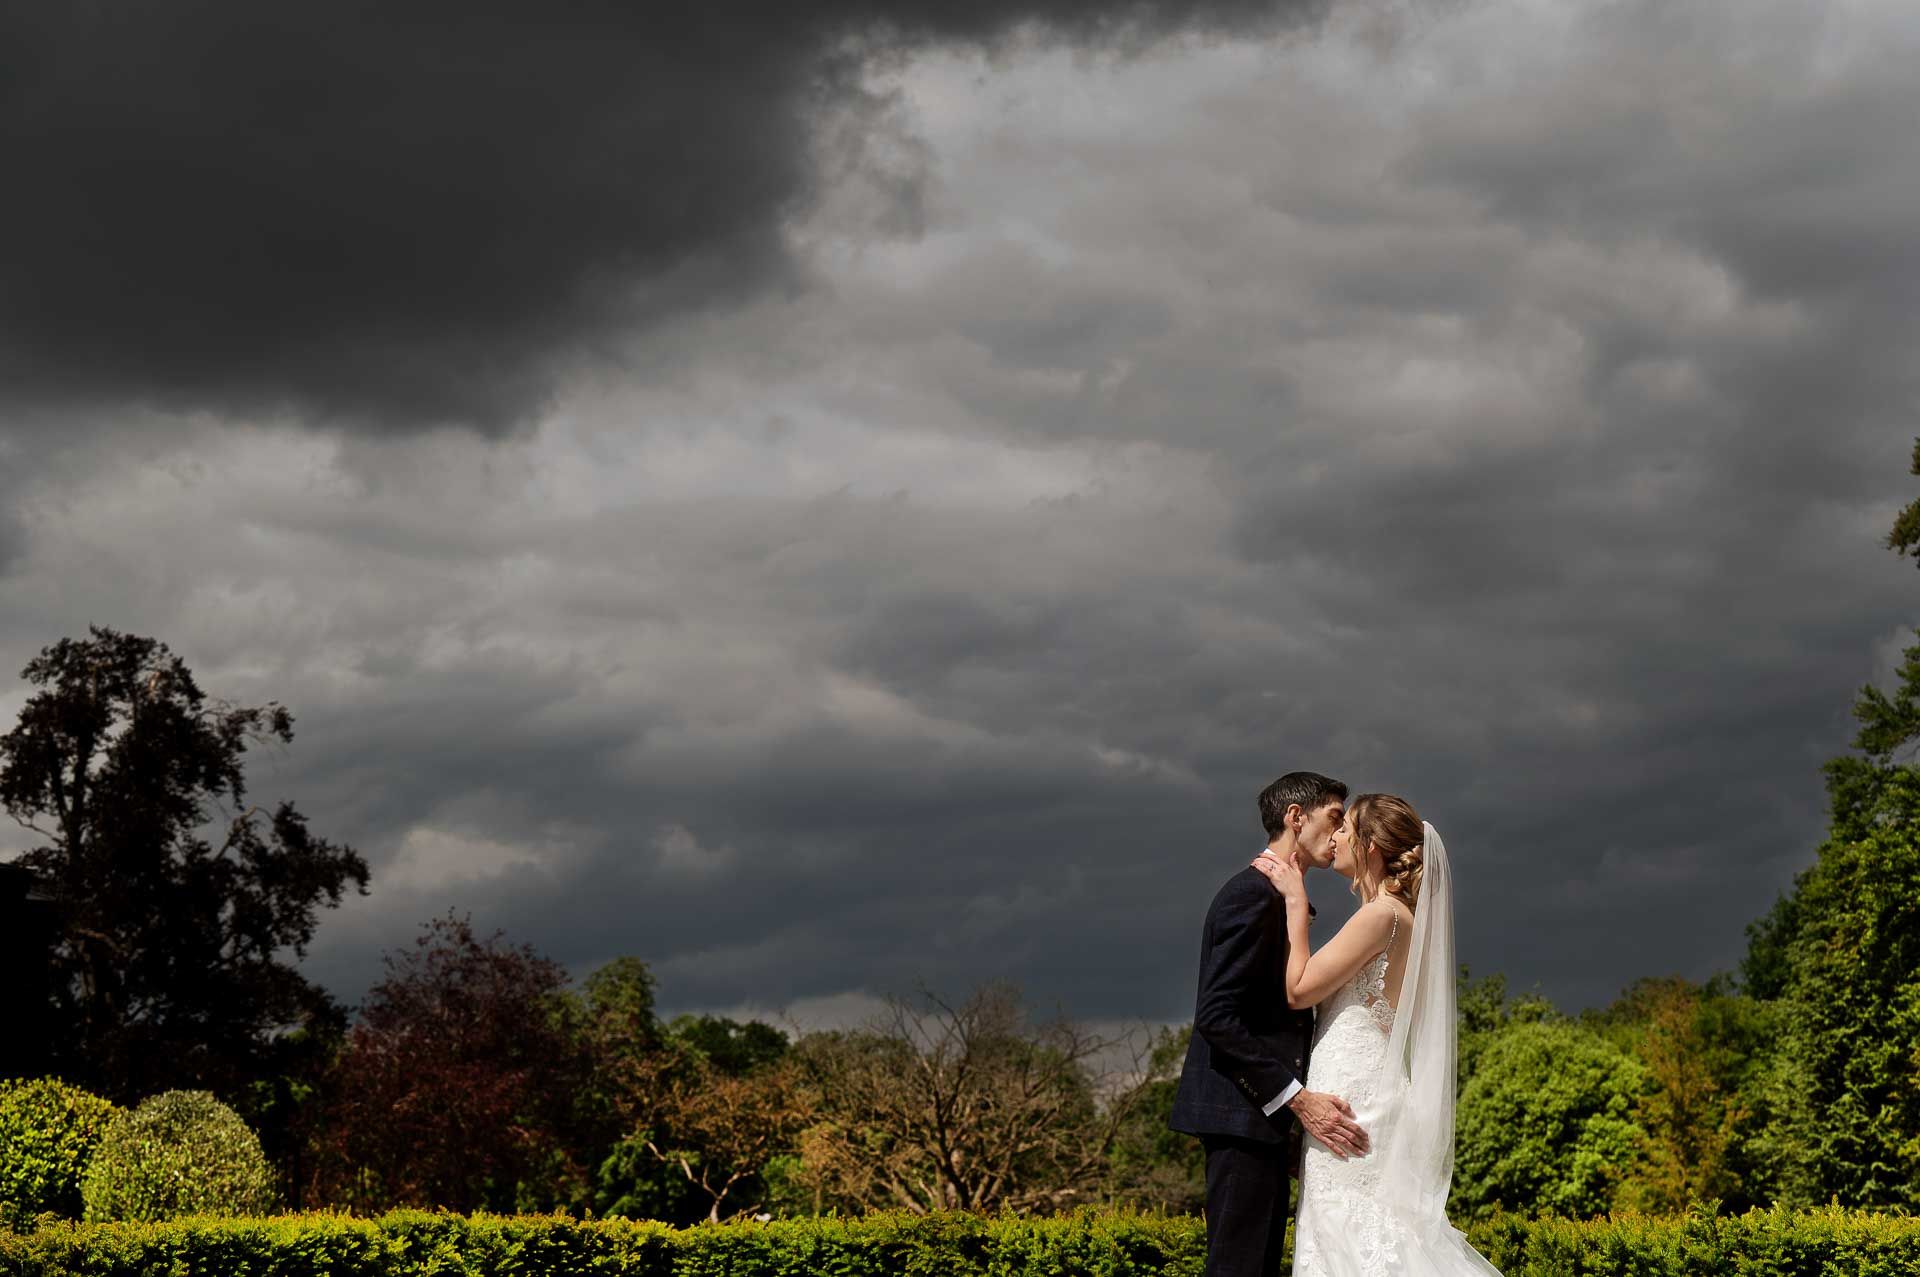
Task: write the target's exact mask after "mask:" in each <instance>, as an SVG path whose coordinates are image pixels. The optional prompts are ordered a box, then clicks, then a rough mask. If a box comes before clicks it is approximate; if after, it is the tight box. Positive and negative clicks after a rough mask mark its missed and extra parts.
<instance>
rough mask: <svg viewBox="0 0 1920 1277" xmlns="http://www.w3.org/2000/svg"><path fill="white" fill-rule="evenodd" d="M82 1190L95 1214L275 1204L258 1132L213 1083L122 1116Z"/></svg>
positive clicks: (236, 1211) (91, 1216)
mask: <svg viewBox="0 0 1920 1277" xmlns="http://www.w3.org/2000/svg"><path fill="white" fill-rule="evenodd" d="M80 1196H81V1200H82V1202H83V1203H84V1205H85V1207H86V1210H85V1215H86V1218H87V1219H88V1220H91V1221H104V1220H136V1219H144V1220H161V1219H173V1218H175V1217H177V1216H181V1215H194V1214H201V1213H210V1212H219V1213H221V1214H224V1215H264V1214H266V1213H267V1212H268V1211H270V1210H272V1209H273V1208H274V1206H275V1204H276V1194H275V1192H274V1185H273V1168H272V1167H271V1166H269V1165H268V1164H267V1157H266V1154H265V1153H263V1152H261V1151H260V1139H259V1137H258V1136H256V1135H255V1134H254V1133H253V1131H252V1129H251V1128H250V1127H248V1125H247V1124H246V1122H244V1121H242V1120H241V1118H240V1115H239V1114H238V1113H235V1112H234V1111H233V1110H232V1109H230V1108H228V1107H227V1106H226V1105H224V1104H222V1103H221V1102H220V1101H219V1100H217V1099H215V1098H214V1097H213V1095H212V1094H211V1093H210V1092H207V1091H162V1092H161V1093H160V1094H158V1095H156V1096H153V1097H152V1098H151V1099H147V1100H143V1101H142V1102H141V1104H140V1107H139V1108H136V1109H131V1110H126V1111H123V1112H121V1113H120V1114H119V1115H118V1116H116V1117H115V1118H114V1119H113V1121H111V1122H109V1123H108V1124H107V1129H106V1133H105V1134H103V1135H102V1136H101V1137H100V1147H99V1148H98V1149H96V1150H95V1151H94V1154H93V1160H92V1161H91V1162H90V1163H88V1165H87V1171H86V1175H85V1176H84V1177H83V1178H82V1179H81V1181H80Z"/></svg>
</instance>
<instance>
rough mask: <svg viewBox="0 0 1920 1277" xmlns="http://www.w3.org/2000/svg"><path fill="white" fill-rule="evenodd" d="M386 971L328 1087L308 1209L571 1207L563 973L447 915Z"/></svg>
mask: <svg viewBox="0 0 1920 1277" xmlns="http://www.w3.org/2000/svg"><path fill="white" fill-rule="evenodd" d="M386 963H387V976H386V978H385V979H384V980H382V981H381V982H380V983H379V984H378V985H376V986H375V987H374V988H373V990H372V991H371V992H370V993H369V994H368V997H367V1002H366V1005H365V1006H364V1007H363V1008H362V1010H361V1015H360V1020H359V1022H358V1023H357V1024H355V1025H354V1026H353V1029H352V1030H351V1031H350V1033H349V1034H348V1037H347V1042H346V1046H345V1048H344V1050H343V1051H342V1052H341V1054H340V1057H339V1060H338V1062H337V1063H336V1065H335V1067H334V1069H333V1071H332V1073H331V1075H330V1076H329V1079H328V1095H327V1100H326V1103H325V1106H324V1117H323V1118H322V1121H321V1125H320V1128H319V1129H318V1130H317V1131H316V1132H315V1133H314V1144H315V1149H314V1153H315V1156H314V1183H313V1188H314V1190H315V1200H318V1201H322V1202H327V1203H330V1204H333V1205H336V1206H344V1207H349V1208H352V1209H356V1210H378V1209H382V1208H385V1207H389V1206H397V1205H414V1206H444V1207H448V1208H450V1209H453V1210H460V1211H471V1210H478V1209H491V1210H508V1211H511V1210H525V1209H552V1208H554V1207H556V1206H561V1205H568V1204H572V1203H573V1202H576V1201H578V1200H580V1198H581V1196H582V1195H583V1193H584V1192H585V1182H586V1176H585V1173H584V1172H583V1170H582V1168H581V1167H580V1166H579V1165H577V1164H576V1161H575V1158H574V1157H573V1156H572V1155H571V1154H570V1152H569V1150H568V1148H567V1143H568V1141H567V1140H566V1139H565V1132H566V1128H567V1125H568V1123H569V1121H570V1118H571V1106H572V1097H573V1096H574V1094H575V1093H576V1091H577V1090H578V1088H579V1085H580V1084H581V1082H582V1081H583V1080H584V1074H585V1072H586V1071H587V1067H588V1066H587V1062H586V1060H585V1058H584V1053H583V1051H582V1049H581V1047H580V1046H579V1045H578V1035H577V1034H576V1033H575V1032H574V1031H573V1030H572V1028H571V1026H570V1025H569V1023H568V1005H569V1004H568V1001H567V999H565V998H564V997H563V996H562V993H563V991H564V989H565V987H566V984H567V974H566V971H565V970H564V969H563V968H562V967H561V966H560V965H559V964H558V963H555V962H553V961H551V960H549V959H547V958H545V957H542V956H540V955H539V954H538V953H536V952H535V951H534V950H533V949H532V948H530V947H528V946H525V945H520V946H514V945H508V944H505V943H503V942H502V941H501V939H500V937H499V935H498V934H495V935H494V936H492V937H490V938H488V939H485V940H482V939H480V938H479V937H477V936H475V935H474V933H473V928H472V926H471V925H470V924H469V922H468V921H467V920H466V919H464V918H457V917H454V916H453V915H452V914H449V915H448V916H447V917H444V918H438V919H435V920H434V921H433V922H431V923H429V924H428V925H427V926H426V927H425V928H424V929H423V930H422V932H421V934H420V936H419V938H418V939H417V940H415V942H414V945H413V947H412V948H411V949H406V950H401V951H398V952H395V953H390V954H389V955H388V956H387V959H386Z"/></svg>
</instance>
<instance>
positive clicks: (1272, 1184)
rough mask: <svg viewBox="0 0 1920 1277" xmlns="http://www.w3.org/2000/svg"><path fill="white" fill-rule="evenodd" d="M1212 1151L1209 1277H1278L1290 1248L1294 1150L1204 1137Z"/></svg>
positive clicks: (1209, 1160) (1209, 1158) (1209, 1167)
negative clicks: (1290, 1164)
mask: <svg viewBox="0 0 1920 1277" xmlns="http://www.w3.org/2000/svg"><path fill="white" fill-rule="evenodd" d="M1200 1142H1201V1144H1202V1146H1204V1147H1205V1149H1206V1151H1207V1268H1206V1277H1275V1275H1276V1274H1277V1273H1279V1271H1280V1256H1281V1253H1282V1252H1283V1251H1284V1250H1285V1248H1286V1239H1287V1217H1288V1216H1289V1215H1291V1214H1292V1211H1291V1210H1290V1209H1289V1204H1290V1196H1289V1195H1290V1193H1291V1191H1292V1186H1291V1183H1290V1179H1289V1176H1288V1174H1287V1161H1288V1154H1289V1148H1288V1145H1286V1144H1268V1143H1263V1142H1261V1141H1258V1140H1245V1139H1236V1138H1234V1137H1233V1136H1230V1135H1203V1136H1201V1137H1200Z"/></svg>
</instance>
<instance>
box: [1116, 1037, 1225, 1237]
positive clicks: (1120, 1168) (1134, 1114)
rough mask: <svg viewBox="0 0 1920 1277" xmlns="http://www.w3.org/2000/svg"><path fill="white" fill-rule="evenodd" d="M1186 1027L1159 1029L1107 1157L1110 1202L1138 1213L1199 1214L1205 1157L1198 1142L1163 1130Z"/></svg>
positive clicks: (1202, 1202)
mask: <svg viewBox="0 0 1920 1277" xmlns="http://www.w3.org/2000/svg"><path fill="white" fill-rule="evenodd" d="M1192 1033H1193V1028H1192V1026H1191V1025H1183V1026H1181V1027H1180V1028H1178V1029H1162V1030H1160V1032H1159V1033H1157V1034H1155V1035H1154V1038H1153V1040H1152V1042H1151V1044H1150V1045H1149V1047H1148V1054H1147V1068H1146V1072H1145V1074H1144V1075H1143V1076H1142V1077H1141V1078H1140V1080H1139V1081H1138V1082H1137V1083H1135V1084H1134V1088H1133V1090H1134V1093H1133V1095H1132V1096H1131V1097H1129V1102H1128V1104H1127V1110H1128V1111H1127V1114H1126V1117H1125V1119H1124V1120H1123V1121H1122V1122H1121V1123H1120V1124H1119V1125H1118V1127H1117V1128H1116V1130H1115V1132H1114V1140H1113V1152H1112V1155H1111V1156H1110V1157H1109V1159H1108V1161H1109V1165H1110V1173H1111V1182H1110V1187H1109V1191H1110V1192H1111V1193H1112V1195H1113V1197H1114V1198H1115V1199H1116V1200H1117V1201H1119V1202H1121V1203H1123V1204H1125V1205H1128V1206H1132V1207H1135V1208H1137V1209H1140V1210H1149V1211H1160V1212H1164V1213H1167V1214H1198V1213H1200V1211H1201V1209H1202V1208H1203V1207H1204V1206H1205V1205H1206V1200H1207V1157H1206V1150H1205V1149H1204V1148H1203V1147H1202V1146H1201V1144H1200V1141H1199V1140H1197V1139H1195V1138H1193V1136H1191V1135H1186V1134H1182V1133H1181V1132H1179V1131H1175V1130H1173V1129H1172V1128H1170V1127H1169V1126H1168V1125H1167V1119H1168V1118H1169V1117H1170V1116H1171V1115H1172V1113H1173V1099H1174V1093H1175V1092H1176V1091H1178V1090H1179V1086H1180V1068H1181V1065H1182V1064H1183V1063H1184V1062H1185V1061H1186V1058H1187V1039H1188V1038H1189V1037H1190V1036H1191V1035H1192Z"/></svg>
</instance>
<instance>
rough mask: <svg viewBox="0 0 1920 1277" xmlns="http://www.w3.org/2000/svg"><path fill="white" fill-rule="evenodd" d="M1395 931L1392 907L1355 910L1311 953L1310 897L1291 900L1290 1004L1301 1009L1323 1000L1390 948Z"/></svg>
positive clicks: (1288, 908)
mask: <svg viewBox="0 0 1920 1277" xmlns="http://www.w3.org/2000/svg"><path fill="white" fill-rule="evenodd" d="M1392 934H1393V912H1392V906H1390V905H1382V906H1380V907H1378V908H1375V907H1372V906H1369V907H1367V908H1364V909H1357V910H1355V911H1354V915H1353V917H1351V918H1348V919H1347V924H1346V925H1345V926H1344V927H1341V928H1340V930H1339V932H1338V934H1336V935H1335V936H1334V937H1333V939H1331V940H1329V941H1328V942H1327V943H1326V945H1325V947H1323V948H1322V949H1321V950H1320V951H1319V952H1318V953H1313V952H1309V950H1308V946H1309V944H1310V943H1311V942H1310V941H1309V940H1308V938H1307V905H1306V899H1305V897H1304V896H1303V897H1302V898H1301V902H1300V903H1299V904H1298V905H1295V904H1294V903H1293V901H1291V900H1289V901H1287V1005H1288V1006H1290V1007H1292V1008H1293V1009H1294V1010H1296V1011H1298V1010H1299V1009H1300V1008H1302V1007H1310V1006H1315V1005H1317V1004H1318V1003H1320V1002H1321V1001H1322V1000H1324V999H1325V998H1326V996H1327V995H1328V994H1329V993H1332V992H1333V991H1334V990H1335V989H1337V988H1339V987H1340V986H1341V985H1343V984H1345V983H1346V982H1347V981H1349V980H1351V979H1353V974H1354V972H1356V971H1358V970H1359V969H1360V968H1361V967H1364V966H1366V965H1367V963H1368V962H1369V961H1371V960H1372V959H1373V956H1374V955H1375V954H1377V953H1379V952H1380V951H1381V950H1382V949H1384V948H1386V947H1387V940H1388V938H1389V937H1390V936H1391V935H1392Z"/></svg>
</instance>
